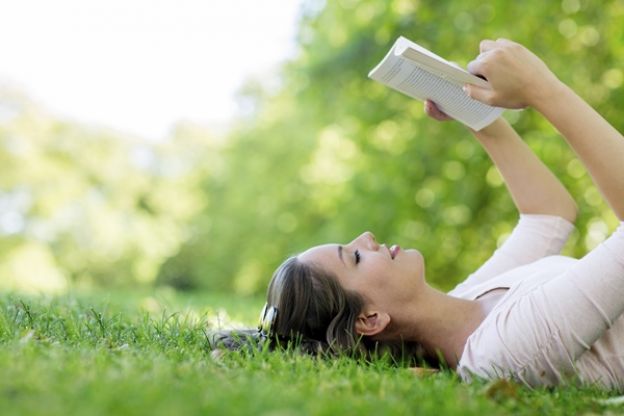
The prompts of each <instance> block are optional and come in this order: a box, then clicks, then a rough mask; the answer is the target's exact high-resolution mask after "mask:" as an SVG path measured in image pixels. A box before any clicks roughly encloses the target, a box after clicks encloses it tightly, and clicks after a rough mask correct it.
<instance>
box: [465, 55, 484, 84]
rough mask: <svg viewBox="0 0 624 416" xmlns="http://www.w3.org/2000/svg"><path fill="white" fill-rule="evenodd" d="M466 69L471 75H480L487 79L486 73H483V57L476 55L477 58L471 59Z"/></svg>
mask: <svg viewBox="0 0 624 416" xmlns="http://www.w3.org/2000/svg"><path fill="white" fill-rule="evenodd" d="M466 69H467V70H468V72H470V73H471V74H472V75H476V76H481V77H483V78H486V79H487V75H486V74H485V72H486V66H485V62H484V61H483V59H480V58H479V57H477V59H475V60H473V61H470V62H469V63H468V66H467V67H466Z"/></svg>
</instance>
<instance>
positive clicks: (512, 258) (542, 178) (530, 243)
mask: <svg viewBox="0 0 624 416" xmlns="http://www.w3.org/2000/svg"><path fill="white" fill-rule="evenodd" d="M425 112H426V113H427V115H429V116H430V117H432V118H434V119H436V120H439V121H445V120H450V117H448V116H447V115H446V114H444V113H443V112H441V111H440V110H439V109H438V108H437V107H436V106H435V104H434V103H433V102H431V101H426V102H425ZM472 133H473V135H474V136H475V138H476V139H477V140H478V141H479V143H481V145H482V146H483V148H484V149H485V151H486V152H487V153H488V155H489V156H490V158H491V159H492V161H493V162H494V164H495V165H496V167H497V168H498V170H499V171H500V172H501V175H502V176H503V178H504V180H505V184H506V186H507V189H508V190H509V193H510V194H511V196H512V199H513V201H514V203H515V204H516V207H517V208H518V211H519V212H520V221H519V222H518V224H517V225H516V227H515V228H514V230H513V232H512V233H511V235H510V236H509V238H508V239H507V240H506V241H505V243H504V244H503V245H502V246H501V247H500V248H499V249H498V250H496V252H494V254H493V255H492V256H491V257H490V258H489V259H488V260H487V261H486V262H485V263H484V264H483V265H482V266H481V267H480V268H479V269H478V270H476V271H475V272H474V273H472V274H471V275H470V276H468V278H467V279H466V280H465V281H464V282H463V283H460V284H459V285H458V286H457V287H456V288H455V289H454V290H453V291H452V292H451V293H456V294H458V293H461V292H462V291H464V290H466V289H469V288H470V287H472V286H474V285H476V284H478V283H481V282H483V281H485V280H488V279H490V278H492V277H494V276H497V275H499V274H501V273H503V272H505V271H507V270H510V269H513V268H514V267H518V266H521V265H523V264H527V263H530V262H533V261H535V260H538V259H540V258H542V257H544V256H548V255H553V254H559V253H560V251H561V248H562V247H563V246H564V245H565V243H566V241H567V239H568V236H569V235H570V232H571V231H572V230H573V229H574V227H573V225H572V223H573V222H574V220H575V219H576V213H577V208H576V203H575V202H574V200H573V199H572V197H571V196H570V194H569V192H568V191H567V190H566V189H565V187H564V186H563V185H562V184H561V182H560V181H559V180H558V179H557V178H556V177H555V175H553V174H552V172H551V171H550V170H549V169H548V168H547V167H546V166H545V165H544V164H543V163H542V161H541V160H540V159H539V158H538V157H537V156H536V155H535V154H534V153H533V152H532V151H531V149H530V148H529V146H527V145H526V143H524V142H523V141H522V139H521V138H520V136H518V134H517V133H516V132H515V131H514V129H513V128H512V127H511V126H510V125H509V123H507V121H505V120H504V119H502V118H500V119H498V120H496V121H495V122H494V123H492V124H491V125H490V126H488V127H486V128H484V129H483V130H481V131H479V132H475V131H472Z"/></svg>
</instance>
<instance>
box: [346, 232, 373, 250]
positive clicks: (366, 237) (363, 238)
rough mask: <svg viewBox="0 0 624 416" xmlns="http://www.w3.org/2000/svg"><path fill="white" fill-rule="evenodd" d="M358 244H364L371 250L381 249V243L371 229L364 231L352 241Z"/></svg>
mask: <svg viewBox="0 0 624 416" xmlns="http://www.w3.org/2000/svg"><path fill="white" fill-rule="evenodd" d="M352 244H354V245H356V246H364V247H366V248H367V249H369V250H379V244H378V243H377V240H376V239H375V235H374V234H373V233H371V232H370V231H366V232H364V233H362V234H361V235H360V236H359V237H357V238H356V239H355V240H353V241H352Z"/></svg>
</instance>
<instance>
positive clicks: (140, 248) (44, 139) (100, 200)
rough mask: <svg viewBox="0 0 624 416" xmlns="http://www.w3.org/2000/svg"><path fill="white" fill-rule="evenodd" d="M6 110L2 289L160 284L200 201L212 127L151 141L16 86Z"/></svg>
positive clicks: (3, 98)
mask: <svg viewBox="0 0 624 416" xmlns="http://www.w3.org/2000/svg"><path fill="white" fill-rule="evenodd" d="M0 114H2V115H3V116H4V119H3V120H2V122H1V123H0V160H2V162H3V163H2V166H3V169H2V170H3V173H2V175H0V208H1V209H0V247H1V248H2V250H0V288H2V287H4V288H9V289H20V290H24V289H31V290H37V289H41V290H63V289H65V288H66V287H67V286H68V285H69V284H71V283H79V284H89V283H94V284H99V285H135V284H151V283H153V281H154V279H155V278H156V275H157V273H158V270H159V268H160V266H161V264H162V263H163V262H164V261H165V259H166V258H168V257H170V256H172V255H174V254H175V253H176V252H177V250H178V247H179V246H180V244H181V243H182V242H183V241H184V240H186V239H187V230H186V227H184V224H186V223H187V221H188V219H189V218H190V217H191V216H193V215H194V214H195V213H196V212H197V211H198V210H199V209H200V208H202V207H203V203H204V202H203V199H204V197H203V196H202V194H201V193H199V192H198V186H199V179H200V178H202V180H205V178H206V176H207V175H208V173H209V170H210V169H209V167H203V166H204V165H203V163H204V162H205V160H204V158H202V155H203V154H204V153H205V152H207V149H208V148H209V146H206V136H205V132H204V133H203V135H202V136H201V137H199V135H198V134H192V132H191V130H192V129H189V128H186V129H183V128H180V129H178V131H177V132H176V133H175V134H174V135H173V138H172V140H170V141H168V142H167V143H163V144H157V145H156V144H148V143H144V142H141V141H138V140H132V139H129V138H121V137H119V136H118V135H115V134H113V133H111V132H107V131H103V130H96V129H91V128H88V127H85V126H81V125H77V124H74V123H69V122H64V121H59V120H56V119H55V118H54V117H52V116H50V115H48V114H46V113H45V112H44V111H42V110H41V109H40V108H39V107H37V106H36V105H35V104H33V103H31V102H29V101H28V100H27V99H26V98H24V97H23V96H21V95H20V94H18V93H16V92H14V91H9V90H3V91H1V92H0Z"/></svg>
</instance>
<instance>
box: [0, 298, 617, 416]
mask: <svg viewBox="0 0 624 416" xmlns="http://www.w3.org/2000/svg"><path fill="white" fill-rule="evenodd" d="M102 298H108V299H107V300H103V299H102ZM149 298H151V299H152V301H156V302H158V304H160V306H161V307H162V308H163V310H166V311H165V312H163V311H154V312H153V313H147V312H146V310H145V305H146V302H145V300H146V298H145V297H144V296H136V295H133V294H122V293H118V294H117V295H115V296H111V295H110V294H103V293H93V294H92V295H90V296H86V297H85V296H83V295H81V296H64V297H60V298H23V297H15V296H6V295H5V296H0V372H2V377H0V398H1V400H2V409H1V413H3V414H11V415H12V414H28V415H66V414H89V415H92V414H95V415H106V414H114V415H135V414H136V415H144V414H150V415H170V414H185V415H193V414H202V415H204V414H219V415H222V414H223V415H225V414H227V415H239V414H240V415H254V414H288V415H291V414H292V415H299V414H302V415H303V414H306V415H307V414H318V415H336V414H353V415H355V414H357V415H367V414H375V415H379V414H383V415H394V414H397V415H399V414H400V415H404V414H419V415H439V414H449V415H454V414H457V415H483V414H497V415H506V414H510V415H511V414H513V415H523V414H536V413H538V414H549V415H551V414H552V415H557V414H561V415H567V414H581V413H587V414H589V413H598V412H601V411H603V410H605V407H604V406H602V405H601V404H599V403H598V402H597V399H600V398H604V397H606V396H607V393H606V392H600V391H596V390H592V389H589V388H583V389H581V388H575V387H567V388H557V389H553V390H550V391H549V390H541V389H536V390H529V389H526V388H524V387H521V386H519V385H516V384H514V383H502V384H501V383H491V384H483V383H473V384H469V385H468V384H463V383H460V382H459V380H458V379H457V377H456V376H455V375H453V374H452V373H450V372H441V373H439V374H436V375H433V376H428V377H425V378H418V377H416V376H414V374H413V373H412V372H411V371H410V370H409V369H407V368H397V367H392V366H390V365H388V364H387V363H386V362H384V361H378V362H372V363H370V364H368V365H362V364H358V363H356V362H355V361H354V360H350V359H346V358H343V359H336V360H321V359H316V358H312V357H307V356H300V355H297V354H292V353H272V352H268V351H258V352H255V353H247V354H236V353H232V354H226V355H225V356H223V357H222V358H221V359H220V360H213V359H212V358H211V355H210V349H209V346H208V344H207V342H206V337H205V330H206V329H210V328H212V327H214V325H215V323H216V322H217V320H216V319H215V317H214V315H213V314H212V313H211V312H210V311H209V310H207V308H206V306H205V305H211V304H212V305H213V306H215V305H218V304H221V305H224V304H227V303H228V302H227V299H222V298H221V299H220V298H218V297H215V296H208V297H206V296H203V297H202V296H199V295H196V296H195V297H193V298H188V297H184V296H179V295H174V294H171V293H168V294H164V295H163V294H154V295H152V296H150V297H149ZM149 303H152V302H151V301H150V302H147V304H149ZM200 304H202V305H204V306H199V305H200ZM229 306H230V307H235V308H236V311H240V310H247V311H252V312H254V313H255V312H256V309H257V307H258V305H257V304H256V301H253V302H250V303H248V304H244V303H241V304H237V305H229ZM148 309H149V307H148ZM246 323H247V324H249V321H246Z"/></svg>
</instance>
